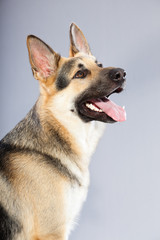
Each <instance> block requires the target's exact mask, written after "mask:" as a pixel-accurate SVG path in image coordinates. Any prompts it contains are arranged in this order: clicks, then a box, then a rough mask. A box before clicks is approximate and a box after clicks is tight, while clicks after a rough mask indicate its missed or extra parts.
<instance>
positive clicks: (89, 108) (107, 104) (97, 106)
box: [78, 87, 126, 123]
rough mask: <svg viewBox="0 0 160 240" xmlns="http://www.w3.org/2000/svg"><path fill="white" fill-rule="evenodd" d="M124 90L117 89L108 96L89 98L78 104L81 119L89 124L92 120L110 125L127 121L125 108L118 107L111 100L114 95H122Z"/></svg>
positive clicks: (121, 88)
mask: <svg viewBox="0 0 160 240" xmlns="http://www.w3.org/2000/svg"><path fill="white" fill-rule="evenodd" d="M123 90H124V89H123V87H117V88H116V89H114V90H113V91H112V92H110V93H109V94H108V95H102V96H101V97H97V98H87V99H85V100H82V101H80V102H79V104H78V112H79V114H80V116H81V118H82V119H83V120H85V121H87V122H88V121H91V120H97V121H102V122H108V123H114V122H122V121H125V120H126V111H125V108H124V107H121V106H118V105H117V104H115V103H114V102H112V101H111V100H110V99H109V97H110V96H111V95H112V94H113V93H120V92H122V91H123Z"/></svg>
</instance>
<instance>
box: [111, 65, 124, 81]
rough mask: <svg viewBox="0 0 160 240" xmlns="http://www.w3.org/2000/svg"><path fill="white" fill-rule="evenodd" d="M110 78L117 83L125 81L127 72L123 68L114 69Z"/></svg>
mask: <svg viewBox="0 0 160 240" xmlns="http://www.w3.org/2000/svg"><path fill="white" fill-rule="evenodd" d="M109 78H110V79H111V80H113V81H115V82H119V81H124V80H125V79H126V72H125V71H124V70H123V69H122V68H113V69H111V70H110V71H109Z"/></svg>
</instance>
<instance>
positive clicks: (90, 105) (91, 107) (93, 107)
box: [86, 103, 103, 112]
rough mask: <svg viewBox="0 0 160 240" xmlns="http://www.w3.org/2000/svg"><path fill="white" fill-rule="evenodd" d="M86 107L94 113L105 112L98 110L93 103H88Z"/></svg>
mask: <svg viewBox="0 0 160 240" xmlns="http://www.w3.org/2000/svg"><path fill="white" fill-rule="evenodd" d="M86 107H88V108H89V109H91V110H92V111H96V112H103V111H102V110H101V109H99V108H97V107H96V106H94V105H93V104H92V103H86Z"/></svg>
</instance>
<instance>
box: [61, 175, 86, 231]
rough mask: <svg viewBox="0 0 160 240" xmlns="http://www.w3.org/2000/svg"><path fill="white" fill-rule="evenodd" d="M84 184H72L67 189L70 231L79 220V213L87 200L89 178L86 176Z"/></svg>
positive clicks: (67, 215) (67, 211) (67, 213)
mask: <svg viewBox="0 0 160 240" xmlns="http://www.w3.org/2000/svg"><path fill="white" fill-rule="evenodd" d="M85 180H86V181H85V182H84V185H81V186H80V185H70V186H68V189H67V191H66V198H65V199H66V202H65V206H66V219H67V225H68V226H67V228H68V232H70V230H72V228H73V227H74V224H75V223H76V222H77V218H78V214H79V212H80V210H81V207H82V204H83V202H84V201H85V200H86V197H87V192H88V185H89V178H88V176H86V179H85Z"/></svg>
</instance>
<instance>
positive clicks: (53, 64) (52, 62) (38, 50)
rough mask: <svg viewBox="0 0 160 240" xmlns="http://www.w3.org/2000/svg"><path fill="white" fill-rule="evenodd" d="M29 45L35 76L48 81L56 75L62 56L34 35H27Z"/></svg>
mask: <svg viewBox="0 0 160 240" xmlns="http://www.w3.org/2000/svg"><path fill="white" fill-rule="evenodd" d="M27 47H28V52H29V60H30V64H31V67H32V72H33V75H34V77H35V78H36V79H38V80H41V81H47V79H48V78H50V77H51V76H54V75H55V74H56V71H57V67H58V62H59V60H60V56H59V55H58V54H57V53H55V52H54V51H53V50H52V49H51V48H50V47H49V46H48V45H47V44H46V43H44V42H43V41H42V40H41V39H39V38H37V37H35V36H33V35H30V36H28V37H27Z"/></svg>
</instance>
